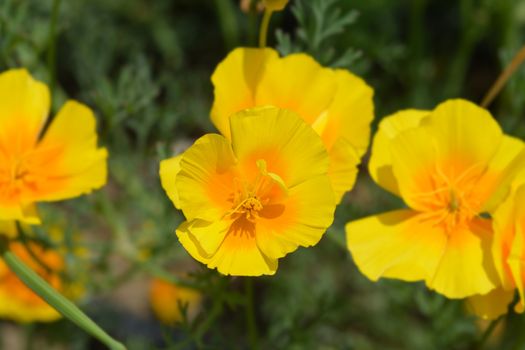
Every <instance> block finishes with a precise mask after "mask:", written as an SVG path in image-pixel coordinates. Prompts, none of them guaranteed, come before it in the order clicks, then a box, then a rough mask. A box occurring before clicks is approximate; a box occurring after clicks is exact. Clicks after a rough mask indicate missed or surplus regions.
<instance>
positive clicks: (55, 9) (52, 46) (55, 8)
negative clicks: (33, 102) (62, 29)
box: [47, 0, 61, 94]
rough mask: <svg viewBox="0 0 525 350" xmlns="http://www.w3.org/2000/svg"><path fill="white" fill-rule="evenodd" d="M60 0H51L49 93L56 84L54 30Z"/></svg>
mask: <svg viewBox="0 0 525 350" xmlns="http://www.w3.org/2000/svg"><path fill="white" fill-rule="evenodd" d="M60 1H61V0H53V8H52V10H51V22H50V24H49V34H48V51H47V69H48V71H49V88H50V89H51V94H53V91H54V89H55V84H56V35H57V33H56V32H57V22H58V14H59V10H60Z"/></svg>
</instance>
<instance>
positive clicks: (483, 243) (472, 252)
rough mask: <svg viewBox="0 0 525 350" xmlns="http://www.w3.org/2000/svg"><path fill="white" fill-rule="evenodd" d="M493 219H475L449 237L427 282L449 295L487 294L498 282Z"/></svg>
mask: <svg viewBox="0 0 525 350" xmlns="http://www.w3.org/2000/svg"><path fill="white" fill-rule="evenodd" d="M492 235H493V233H492V228H491V221H490V220H487V219H474V220H473V221H472V222H471V224H470V225H469V227H461V226H458V227H457V229H456V230H455V231H454V232H451V233H450V235H449V236H448V240H447V245H446V249H445V251H444V253H443V256H442V258H441V260H440V262H439V266H438V267H437V270H436V273H435V275H434V276H433V278H432V279H431V280H429V281H428V283H427V285H428V287H429V288H431V289H435V290H436V291H437V292H438V293H440V294H443V295H444V296H446V297H448V298H465V297H469V296H472V295H476V294H486V293H488V292H490V291H491V290H493V289H494V288H496V287H497V286H498V285H499V281H498V278H497V273H496V270H495V267H494V262H493V260H492V254H491V249H490V248H491V243H492Z"/></svg>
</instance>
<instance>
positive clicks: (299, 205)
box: [255, 176, 335, 259]
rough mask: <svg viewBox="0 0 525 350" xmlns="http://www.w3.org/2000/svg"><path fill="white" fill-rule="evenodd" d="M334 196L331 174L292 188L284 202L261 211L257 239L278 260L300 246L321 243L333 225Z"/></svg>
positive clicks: (261, 246) (262, 248)
mask: <svg viewBox="0 0 525 350" xmlns="http://www.w3.org/2000/svg"><path fill="white" fill-rule="evenodd" d="M334 210H335V201H334V196H333V193H332V191H331V187H330V180H329V179H328V177H327V176H317V177H315V178H312V179H310V180H308V181H305V182H303V183H301V184H299V185H297V186H294V187H292V188H290V189H289V192H288V196H287V197H286V199H284V200H283V201H282V202H281V203H278V204H275V205H268V206H267V207H266V208H265V209H264V210H263V211H261V212H260V213H259V215H260V218H259V220H258V221H257V226H256V233H255V237H256V241H257V245H258V247H259V248H260V249H261V251H262V252H263V253H264V255H265V256H267V257H269V258H273V259H278V258H281V257H283V256H285V255H286V254H288V253H290V252H293V251H294V250H296V249H297V247H298V246H302V247H309V246H313V245H315V244H317V242H319V240H320V239H321V237H322V236H323V234H324V233H325V231H326V229H327V228H328V227H329V226H330V225H331V224H332V221H333V216H334Z"/></svg>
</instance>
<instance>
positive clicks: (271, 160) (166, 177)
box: [160, 107, 335, 276]
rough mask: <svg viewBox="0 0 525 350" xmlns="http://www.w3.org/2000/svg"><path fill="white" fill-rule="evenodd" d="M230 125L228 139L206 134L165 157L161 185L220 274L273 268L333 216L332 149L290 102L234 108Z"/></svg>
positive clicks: (196, 251) (190, 246)
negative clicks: (180, 151)
mask: <svg viewBox="0 0 525 350" xmlns="http://www.w3.org/2000/svg"><path fill="white" fill-rule="evenodd" d="M230 130H231V141H230V140H229V139H227V138H225V137H223V136H221V135H217V134H208V135H205V136H203V137H202V138H200V139H199V140H197V141H196V142H195V144H194V145H193V146H191V147H190V148H189V149H188V150H187V151H186V152H184V153H183V154H182V155H181V156H179V157H175V158H172V159H169V160H165V161H163V162H162V163H161V170H160V175H161V179H162V184H163V187H164V189H165V190H166V192H167V193H168V195H169V197H170V198H171V200H172V201H173V202H174V204H175V206H176V207H177V208H180V209H181V210H182V212H183V213H184V215H185V217H186V220H187V221H186V222H184V223H183V224H181V226H180V227H179V228H178V229H177V235H178V237H179V240H180V242H181V243H182V245H183V246H184V247H185V248H186V250H187V251H188V252H189V253H190V254H191V255H192V256H193V257H194V258H195V259H197V260H199V261H201V262H202V263H204V264H206V265H208V267H209V268H217V269H218V270H219V272H221V273H223V274H230V275H245V276H258V275H262V274H274V273H275V271H276V269H277V259H279V258H281V257H283V256H285V255H286V254H288V253H290V252H293V251H294V250H296V249H297V247H298V246H304V247H307V246H312V245H315V244H316V243H317V242H318V241H319V240H320V239H321V236H322V235H323V233H324V232H325V230H326V229H327V228H328V226H330V224H331V223H332V220H333V213H334V210H335V200H334V195H333V191H332V188H331V185H330V181H329V178H328V176H327V171H328V161H329V160H328V155H327V154H326V149H325V148H324V146H323V143H322V141H321V139H320V138H319V136H318V135H317V134H316V133H315V132H314V131H313V129H312V128H311V127H309V126H308V125H306V124H305V123H304V122H303V120H302V119H301V118H300V117H299V116H297V115H296V114H295V113H293V112H291V111H288V110H282V109H277V108H273V107H266V108H257V109H253V110H246V111H243V112H240V113H237V114H234V115H233V116H232V117H231V118H230Z"/></svg>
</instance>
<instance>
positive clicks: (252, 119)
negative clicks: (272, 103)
mask: <svg viewBox="0 0 525 350" xmlns="http://www.w3.org/2000/svg"><path fill="white" fill-rule="evenodd" d="M230 122H231V130H232V146H233V150H234V152H235V155H236V156H237V158H238V159H239V163H240V165H241V166H242V167H243V169H244V173H245V175H247V177H248V178H249V179H250V178H253V177H254V176H257V175H258V174H259V169H258V168H257V161H258V160H264V161H265V162H266V164H267V166H268V172H271V173H275V174H277V175H279V176H280V177H281V178H282V179H283V180H284V183H285V184H286V186H288V187H293V186H295V185H297V184H300V183H301V182H303V181H306V180H307V179H310V178H312V177H315V176H318V175H323V174H326V172H327V169H328V162H329V159H328V156H327V152H326V149H325V147H324V145H323V143H322V141H321V138H320V137H319V135H317V134H316V133H315V132H314V131H313V129H312V128H311V127H310V126H308V125H306V124H305V123H304V121H303V120H302V119H301V118H300V117H299V116H298V115H297V114H295V113H293V112H292V111H289V110H284V109H278V108H273V107H262V108H256V109H251V110H246V111H244V112H240V113H237V114H235V115H234V116H232V117H231V119H230Z"/></svg>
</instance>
